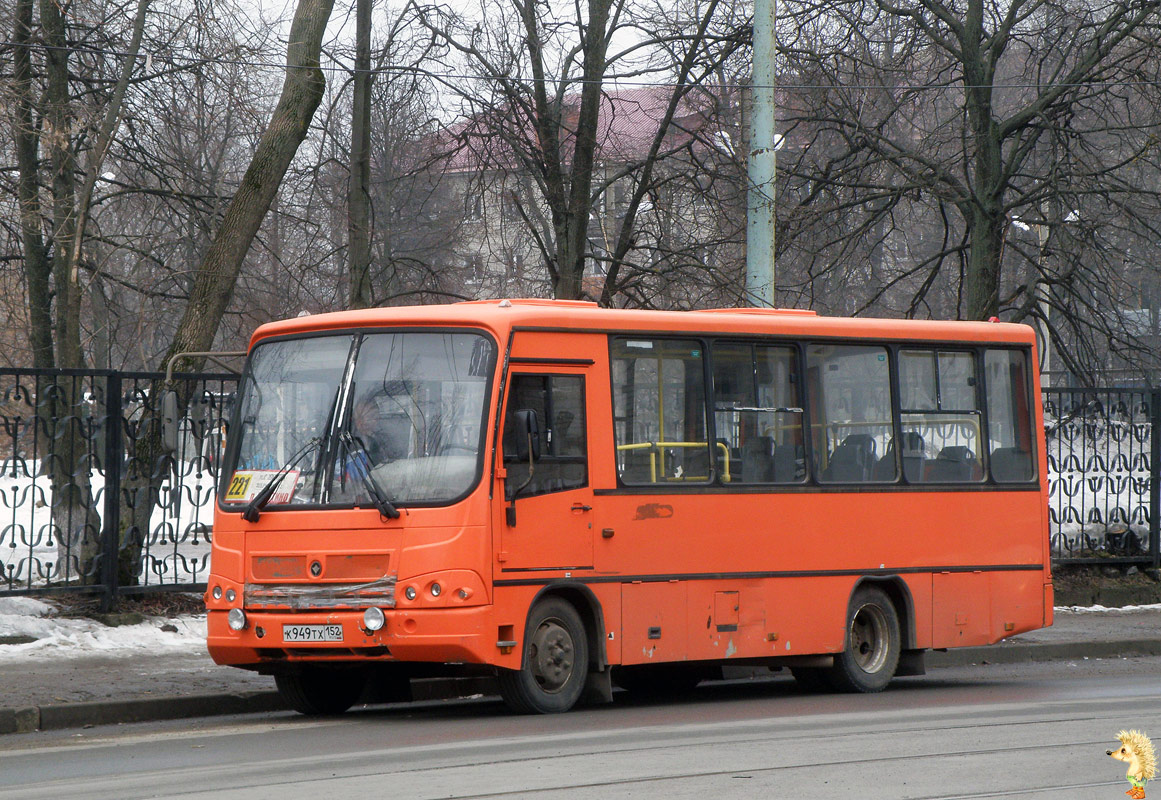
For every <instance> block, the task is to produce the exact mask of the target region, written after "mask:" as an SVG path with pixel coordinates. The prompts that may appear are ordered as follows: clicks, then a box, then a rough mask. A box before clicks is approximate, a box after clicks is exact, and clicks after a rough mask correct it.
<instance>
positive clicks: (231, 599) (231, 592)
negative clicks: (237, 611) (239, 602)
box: [226, 589, 238, 603]
mask: <svg viewBox="0 0 1161 800" xmlns="http://www.w3.org/2000/svg"><path fill="white" fill-rule="evenodd" d="M237 596H238V594H237V592H235V591H234V590H233V589H227V590H226V600H227V602H230V603H232V602H234V598H235V597H237Z"/></svg>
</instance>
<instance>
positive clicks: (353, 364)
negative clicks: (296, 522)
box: [219, 331, 496, 510]
mask: <svg viewBox="0 0 1161 800" xmlns="http://www.w3.org/2000/svg"><path fill="white" fill-rule="evenodd" d="M495 353H496V348H495V345H494V344H493V343H492V341H491V340H490V339H488V338H486V337H484V336H482V335H480V334H477V333H468V332H444V331H440V332H435V331H432V332H384V333H356V334H341V335H329V336H317V337H310V338H296V339H282V340H275V341H271V342H265V343H261V344H259V345H258V346H257V347H255V349H254V352H253V354H252V356H251V358H250V364H249V367H248V370H247V373H246V375H245V376H244V378H243V381H242V384H241V386H240V388H239V399H238V416H237V418H236V425H235V428H234V429H233V430H231V431H230V433H231V437H232V438H236V441H232V442H231V445H232V447H231V448H230V450H229V453H230V456H229V457H230V458H231V463H227V464H226V469H225V470H223V486H222V489H221V492H220V493H219V496H220V497H221V498H222V502H223V505H224V507H225V508H226V509H233V510H238V508H239V507H244V506H246V505H247V504H249V503H250V502H251V501H252V500H254V498H255V497H258V496H259V495H260V494H261V492H262V490H263V489H264V488H266V486H267V485H268V484H269V483H271V481H272V480H274V479H276V478H277V480H278V485H277V486H276V487H274V490H273V492H271V493H269V497H268V498H259V500H258V503H257V504H260V505H263V506H264V507H267V508H270V507H283V508H294V507H304V506H319V505H326V506H340V507H342V506H346V507H350V506H371V507H379V506H381V503H382V501H388V502H389V503H390V504H396V505H408V504H413V505H414V504H419V505H439V504H446V503H449V502H452V501H454V500H456V499H458V498H461V497H463V496H464V495H466V494H467V493H468V492H469V491H470V490H471V489H472V487H473V486H474V485H475V484H476V481H477V480H478V477H479V474H480V465H481V454H482V450H483V437H484V433H485V425H484V420H485V412H486V400H487V394H488V386H489V379H490V376H491V374H492V370H493V365H494V364H495ZM280 473H281V475H280ZM379 492H381V493H382V496H378V497H376V496H374V495H376V494H378V493H379Z"/></svg>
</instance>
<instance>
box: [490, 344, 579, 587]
mask: <svg viewBox="0 0 1161 800" xmlns="http://www.w3.org/2000/svg"><path fill="white" fill-rule="evenodd" d="M505 396H506V398H507V399H506V401H505V404H504V405H505V409H504V433H503V439H502V441H501V449H502V458H503V467H504V470H505V472H506V478H505V479H504V484H503V485H504V494H503V497H502V501H503V504H504V510H503V512H502V513H501V514H500V515H499V516H500V519H501V522H500V531H501V534H500V538H501V544H500V554H499V559H500V563H499V567H500V571H501V572H528V571H534V570H539V569H549V570H559V569H564V570H571V569H592V564H593V490H592V487H591V486H590V482H589V469H588V436H587V433H586V425H587V414H586V413H585V398H586V394H585V375H584V372H583V370H573V369H566V368H563V367H562V368H560V369H559V370H558V369H555V368H554V369H552V371H545V372H529V371H522V372H513V373H511V375H510V378H509V382H508V390H507V392H506V394H505ZM530 411H531V412H534V414H533V415H529V414H528V413H527V412H530ZM517 412H525V413H524V414H523V415H521V416H522V417H523V419H524V421H525V422H526V421H527V419H528V418H529V416H534V419H535V423H534V425H535V428H536V433H534V434H532V436H533V437H535V438H538V445H539V448H538V449H539V457H533V458H531V459H525V460H521V459H519V458H517V452H516V437H517V436H524V437H526V438H527V437H528V436H529V432H528V429H527V426H526V424H525V425H524V426H523V427H522V426H518V425H517V424H516V417H517ZM534 449H535V448H534ZM530 462H531V463H530Z"/></svg>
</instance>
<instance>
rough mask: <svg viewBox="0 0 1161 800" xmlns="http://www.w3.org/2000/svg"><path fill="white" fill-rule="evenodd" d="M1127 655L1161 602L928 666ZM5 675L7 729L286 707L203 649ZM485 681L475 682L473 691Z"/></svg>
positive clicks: (43, 662) (1070, 616)
mask: <svg viewBox="0 0 1161 800" xmlns="http://www.w3.org/2000/svg"><path fill="white" fill-rule="evenodd" d="M0 647H2V645H0ZM1122 655H1161V607H1146V608H1143V609H1141V608H1138V609H1127V610H1116V609H1111V610H1103V611H1099V612H1095V611H1072V610H1062V609H1057V612H1056V620H1055V624H1054V625H1053V627H1051V628H1046V629H1044V630H1038V631H1033V632H1031V633H1025V634H1021V635H1020V636H1016V637H1013V638H1012V639H1009V640H1006V641H1004V642H1001V643H1000V644H997V645H994V646H991V647H970V648H960V649H957V650H949V651H947V652H943V653H939V652H932V653H929V654H928V657H927V666H928V668H929V669H937V668H939V667H945V666H961V665H965V664H973V663H982V662H988V663H991V664H1000V663H1016V662H1026V661H1048V660H1054V659H1067V658H1081V657H1086V656H1087V657H1089V658H1108V657H1114V656H1122ZM0 675H2V677H0V687H3V688H2V689H0V734H2V733H15V732H29V731H34V730H38V729H39V730H52V729H61V728H77V727H84V726H86V725H107V724H115V723H122V722H141V721H146V720H158V719H179V718H184V717H195V716H211V715H218V714H240V713H253V712H259V711H270V710H277V709H282V708H284V706H283V704H282V703H281V701H280V700H279V698H278V695H277V694H276V693H275V692H274V680H273V679H272V678H270V677H266V676H262V675H257V674H255V673H252V672H247V671H244V670H240V669H234V668H230V667H219V666H217V665H216V664H214V663H213V661H211V660H210V657H209V655H208V654H207V653H206V652H205V650H204V649H202V648H196V649H191V650H190V651H188V652H173V653H165V654H149V655H120V656H111V655H100V654H93V653H92V652H86V651H82V652H78V653H77V654H75V655H73V654H71V653H70V652H69V651H67V650H65V651H62V652H61V653H60V654H59V655H56V656H54V657H52V658H51V659H35V660H28V661H20V660H3V661H0ZM480 688H481V685H480V682H479V681H473V682H472V683H471V684H470V685H467V686H466V691H467V692H469V693H474V692H478V691H479V690H480ZM462 690H465V684H462V683H461V684H456V683H454V682H449V681H423V682H415V685H414V686H413V693H414V694H415V696H416V699H417V700H418V699H437V698H446V697H452V696H458V694H459V693H460V692H461V691H462Z"/></svg>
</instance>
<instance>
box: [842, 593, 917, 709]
mask: <svg viewBox="0 0 1161 800" xmlns="http://www.w3.org/2000/svg"><path fill="white" fill-rule="evenodd" d="M900 652H901V646H900V636H899V615H898V614H896V613H895V606H894V605H893V604H892V603H891V600H890V599H889V598H888V597H887V595H885V594H884V593H883V592H882V591H881V590H879V589H875V588H873V587H869V586H867V587H863V588H861V589H859V590H858V591H856V592H855V593H854V595H853V596H852V597H851V604H850V610H849V611H848V612H847V626H846V646H845V647H844V648H843V651H842V652H841V653H838V654H837V655H835V657H834V666H833V667H832V668H831V669H830V672H829V673H828V675H827V677H828V679H829V682H830V684H831V685H832V686H833V687H834V688H835V689H838V690H839V691H842V692H881V691H883V690H884V689H886V688H887V684H889V683H890V682H891V679H892V678H894V677H895V670H896V668H898V666H899V654H900Z"/></svg>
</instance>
